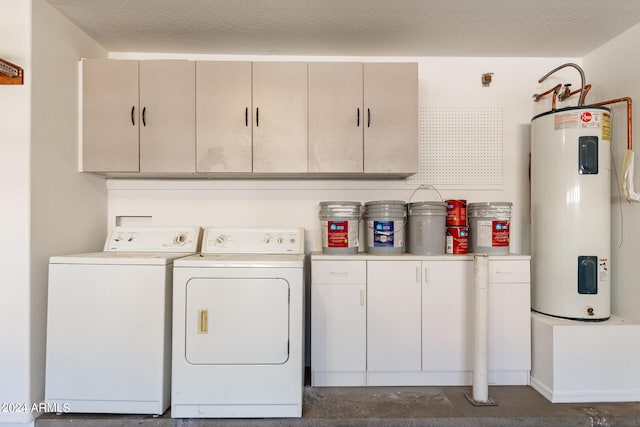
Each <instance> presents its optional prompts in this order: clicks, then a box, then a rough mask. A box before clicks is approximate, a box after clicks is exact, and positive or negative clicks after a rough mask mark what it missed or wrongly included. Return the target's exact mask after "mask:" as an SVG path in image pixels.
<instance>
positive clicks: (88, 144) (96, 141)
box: [82, 59, 140, 172]
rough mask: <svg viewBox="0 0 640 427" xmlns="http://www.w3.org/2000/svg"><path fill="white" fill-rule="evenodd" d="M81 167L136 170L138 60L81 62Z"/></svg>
mask: <svg viewBox="0 0 640 427" xmlns="http://www.w3.org/2000/svg"><path fill="white" fill-rule="evenodd" d="M82 93H83V96H84V99H83V103H82V169H83V170H84V171H87V172H138V171H139V170H140V169H139V168H140V163H139V157H138V152H139V149H140V146H139V127H138V124H139V122H140V107H139V103H138V61H113V60H109V59H87V60H84V61H83V62H82Z"/></svg>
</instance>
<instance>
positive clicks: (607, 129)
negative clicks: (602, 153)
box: [602, 114, 611, 141]
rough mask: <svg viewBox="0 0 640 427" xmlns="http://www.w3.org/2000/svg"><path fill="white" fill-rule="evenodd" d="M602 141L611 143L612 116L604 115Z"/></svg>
mask: <svg viewBox="0 0 640 427" xmlns="http://www.w3.org/2000/svg"><path fill="white" fill-rule="evenodd" d="M602 139H603V140H606V141H611V116H610V115H609V114H603V115H602Z"/></svg>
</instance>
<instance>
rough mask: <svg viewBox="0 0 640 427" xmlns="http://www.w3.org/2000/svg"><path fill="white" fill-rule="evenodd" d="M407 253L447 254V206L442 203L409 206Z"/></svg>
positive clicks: (415, 203) (411, 204)
mask: <svg viewBox="0 0 640 427" xmlns="http://www.w3.org/2000/svg"><path fill="white" fill-rule="evenodd" d="M407 214H408V220H407V242H406V246H407V252H409V253H412V254H416V255H442V254H444V252H445V238H446V217H447V206H446V204H445V203H442V202H414V203H408V204H407Z"/></svg>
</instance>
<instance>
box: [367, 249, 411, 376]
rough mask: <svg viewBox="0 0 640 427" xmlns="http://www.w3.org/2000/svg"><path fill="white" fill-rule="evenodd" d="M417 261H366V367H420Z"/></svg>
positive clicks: (388, 370) (384, 368)
mask: <svg viewBox="0 0 640 427" xmlns="http://www.w3.org/2000/svg"><path fill="white" fill-rule="evenodd" d="M420 270H421V268H420V261H367V278H368V281H367V370H368V371H387V372H392V371H396V372H398V371H420V369H421V350H422V349H421V320H420V317H421V315H420V305H421V297H420V294H421V271H420Z"/></svg>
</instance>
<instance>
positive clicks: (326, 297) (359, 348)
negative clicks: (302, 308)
mask: <svg viewBox="0 0 640 427" xmlns="http://www.w3.org/2000/svg"><path fill="white" fill-rule="evenodd" d="M365 312H366V307H365V285H364V284H361V285H358V284H354V285H341V284H338V285H325V284H322V285H318V286H315V285H314V286H312V287H311V364H312V370H313V371H318V372H364V371H365V370H366V353H365V351H366V335H365V331H366V324H365V322H366V316H365Z"/></svg>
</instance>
